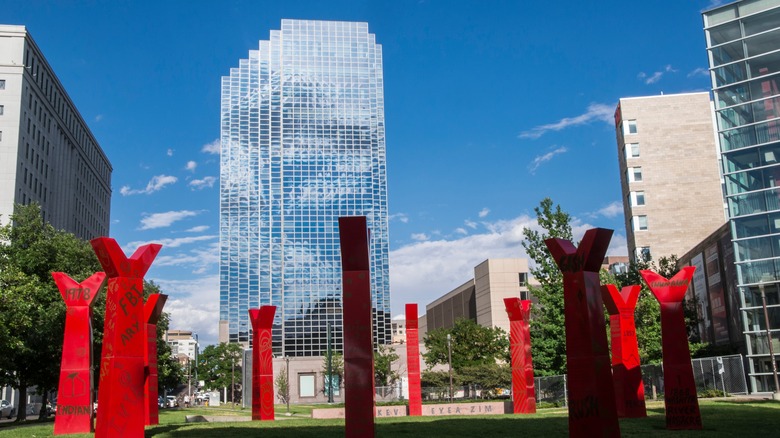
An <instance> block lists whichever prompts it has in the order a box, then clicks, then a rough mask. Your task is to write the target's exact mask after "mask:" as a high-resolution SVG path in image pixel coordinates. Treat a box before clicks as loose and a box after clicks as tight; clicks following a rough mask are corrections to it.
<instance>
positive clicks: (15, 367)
mask: <svg viewBox="0 0 780 438" xmlns="http://www.w3.org/2000/svg"><path fill="white" fill-rule="evenodd" d="M10 219H11V221H10V222H9V223H8V224H7V225H5V226H3V227H0V272H2V279H0V314H2V315H3V317H2V318H3V320H4V321H3V322H7V323H8V324H9V325H8V326H4V328H5V327H13V330H14V331H13V332H12V333H9V334H8V341H9V342H3V343H0V358H2V359H0V361H1V362H0V364H2V366H1V367H0V368H2V371H0V383H1V384H8V385H10V386H13V387H15V388H16V389H18V390H19V392H20V393H21V394H23V395H24V394H26V393H27V389H28V388H29V387H32V386H36V387H37V388H38V391H39V392H40V393H41V394H43V397H44V399H43V405H44V406H45V404H46V401H47V400H46V395H47V393H48V391H49V390H51V389H53V388H55V387H56V385H57V381H58V379H59V360H57V358H59V357H61V355H62V338H63V331H64V324H65V304H64V302H63V301H62V298H61V296H60V293H59V290H58V289H57V287H56V285H55V284H54V281H53V280H52V279H51V272H53V271H62V272H66V273H68V275H70V276H71V277H73V278H74V279H76V280H77V281H81V280H83V279H84V278H86V277H88V276H89V275H91V274H93V273H94V272H96V271H99V270H100V265H99V264H98V261H97V258H96V257H95V255H94V252H93V251H92V248H91V247H90V245H89V244H88V243H87V242H84V241H82V240H80V239H78V238H76V237H75V236H74V235H73V234H71V233H67V232H64V231H59V230H55V229H54V227H52V226H51V225H50V224H48V223H46V222H44V221H43V218H42V216H41V210H40V207H39V206H38V205H37V204H30V205H15V206H14V214H13V215H12V216H11V218H10ZM100 330H101V331H102V326H101V327H100ZM52 358H55V359H54V360H52ZM45 415H46V410H45V409H42V414H41V416H45ZM26 418H27V399H26V397H24V396H23V397H20V403H19V406H18V415H17V421H23V420H25V419H26Z"/></svg>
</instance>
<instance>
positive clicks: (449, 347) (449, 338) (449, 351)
mask: <svg viewBox="0 0 780 438" xmlns="http://www.w3.org/2000/svg"><path fill="white" fill-rule="evenodd" d="M447 357H448V360H447V363H448V364H449V368H450V403H452V335H450V334H449V333H447Z"/></svg>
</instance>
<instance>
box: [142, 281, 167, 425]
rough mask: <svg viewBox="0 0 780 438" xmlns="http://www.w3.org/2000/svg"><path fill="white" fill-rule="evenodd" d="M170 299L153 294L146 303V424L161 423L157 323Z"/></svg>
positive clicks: (162, 295) (163, 295)
mask: <svg viewBox="0 0 780 438" xmlns="http://www.w3.org/2000/svg"><path fill="white" fill-rule="evenodd" d="M167 299H168V295H165V294H151V295H149V298H147V299H146V304H144V321H145V322H146V326H145V333H146V355H145V357H146V362H145V365H146V367H145V368H146V375H145V377H146V385H144V399H145V400H146V404H145V408H144V424H146V425H148V426H150V425H153V424H160V415H159V404H158V402H157V397H158V396H159V390H158V386H159V380H158V378H157V323H158V322H159V321H160V316H162V310H163V306H165V301H166V300H167Z"/></svg>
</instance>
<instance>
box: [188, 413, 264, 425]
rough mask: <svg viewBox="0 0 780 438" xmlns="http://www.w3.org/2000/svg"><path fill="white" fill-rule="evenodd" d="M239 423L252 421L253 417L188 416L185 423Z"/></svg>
mask: <svg viewBox="0 0 780 438" xmlns="http://www.w3.org/2000/svg"><path fill="white" fill-rule="evenodd" d="M237 421H252V417H247V416H244V415H187V416H185V417H184V422H185V423H233V422H237Z"/></svg>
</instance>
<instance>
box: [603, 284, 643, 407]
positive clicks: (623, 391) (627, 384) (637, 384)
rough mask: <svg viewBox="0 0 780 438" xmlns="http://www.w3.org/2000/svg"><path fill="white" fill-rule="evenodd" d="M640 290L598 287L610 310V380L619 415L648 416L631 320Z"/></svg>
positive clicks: (630, 287)
mask: <svg viewBox="0 0 780 438" xmlns="http://www.w3.org/2000/svg"><path fill="white" fill-rule="evenodd" d="M641 291H642V288H641V287H640V286H638V285H634V286H626V287H624V288H623V289H622V290H621V291H618V289H617V287H615V286H614V285H612V284H607V285H604V286H601V295H602V298H603V299H604V306H605V307H606V308H607V312H608V313H609V327H610V334H611V336H612V380H613V381H614V383H615V404H616V405H617V413H618V416H619V417H626V418H639V417H646V416H647V409H646V408H645V385H644V384H643V383H642V369H641V368H640V365H641V364H640V362H639V346H638V345H637V340H636V323H635V321H634V310H635V309H636V303H637V301H638V300H639V293H640V292H641Z"/></svg>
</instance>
